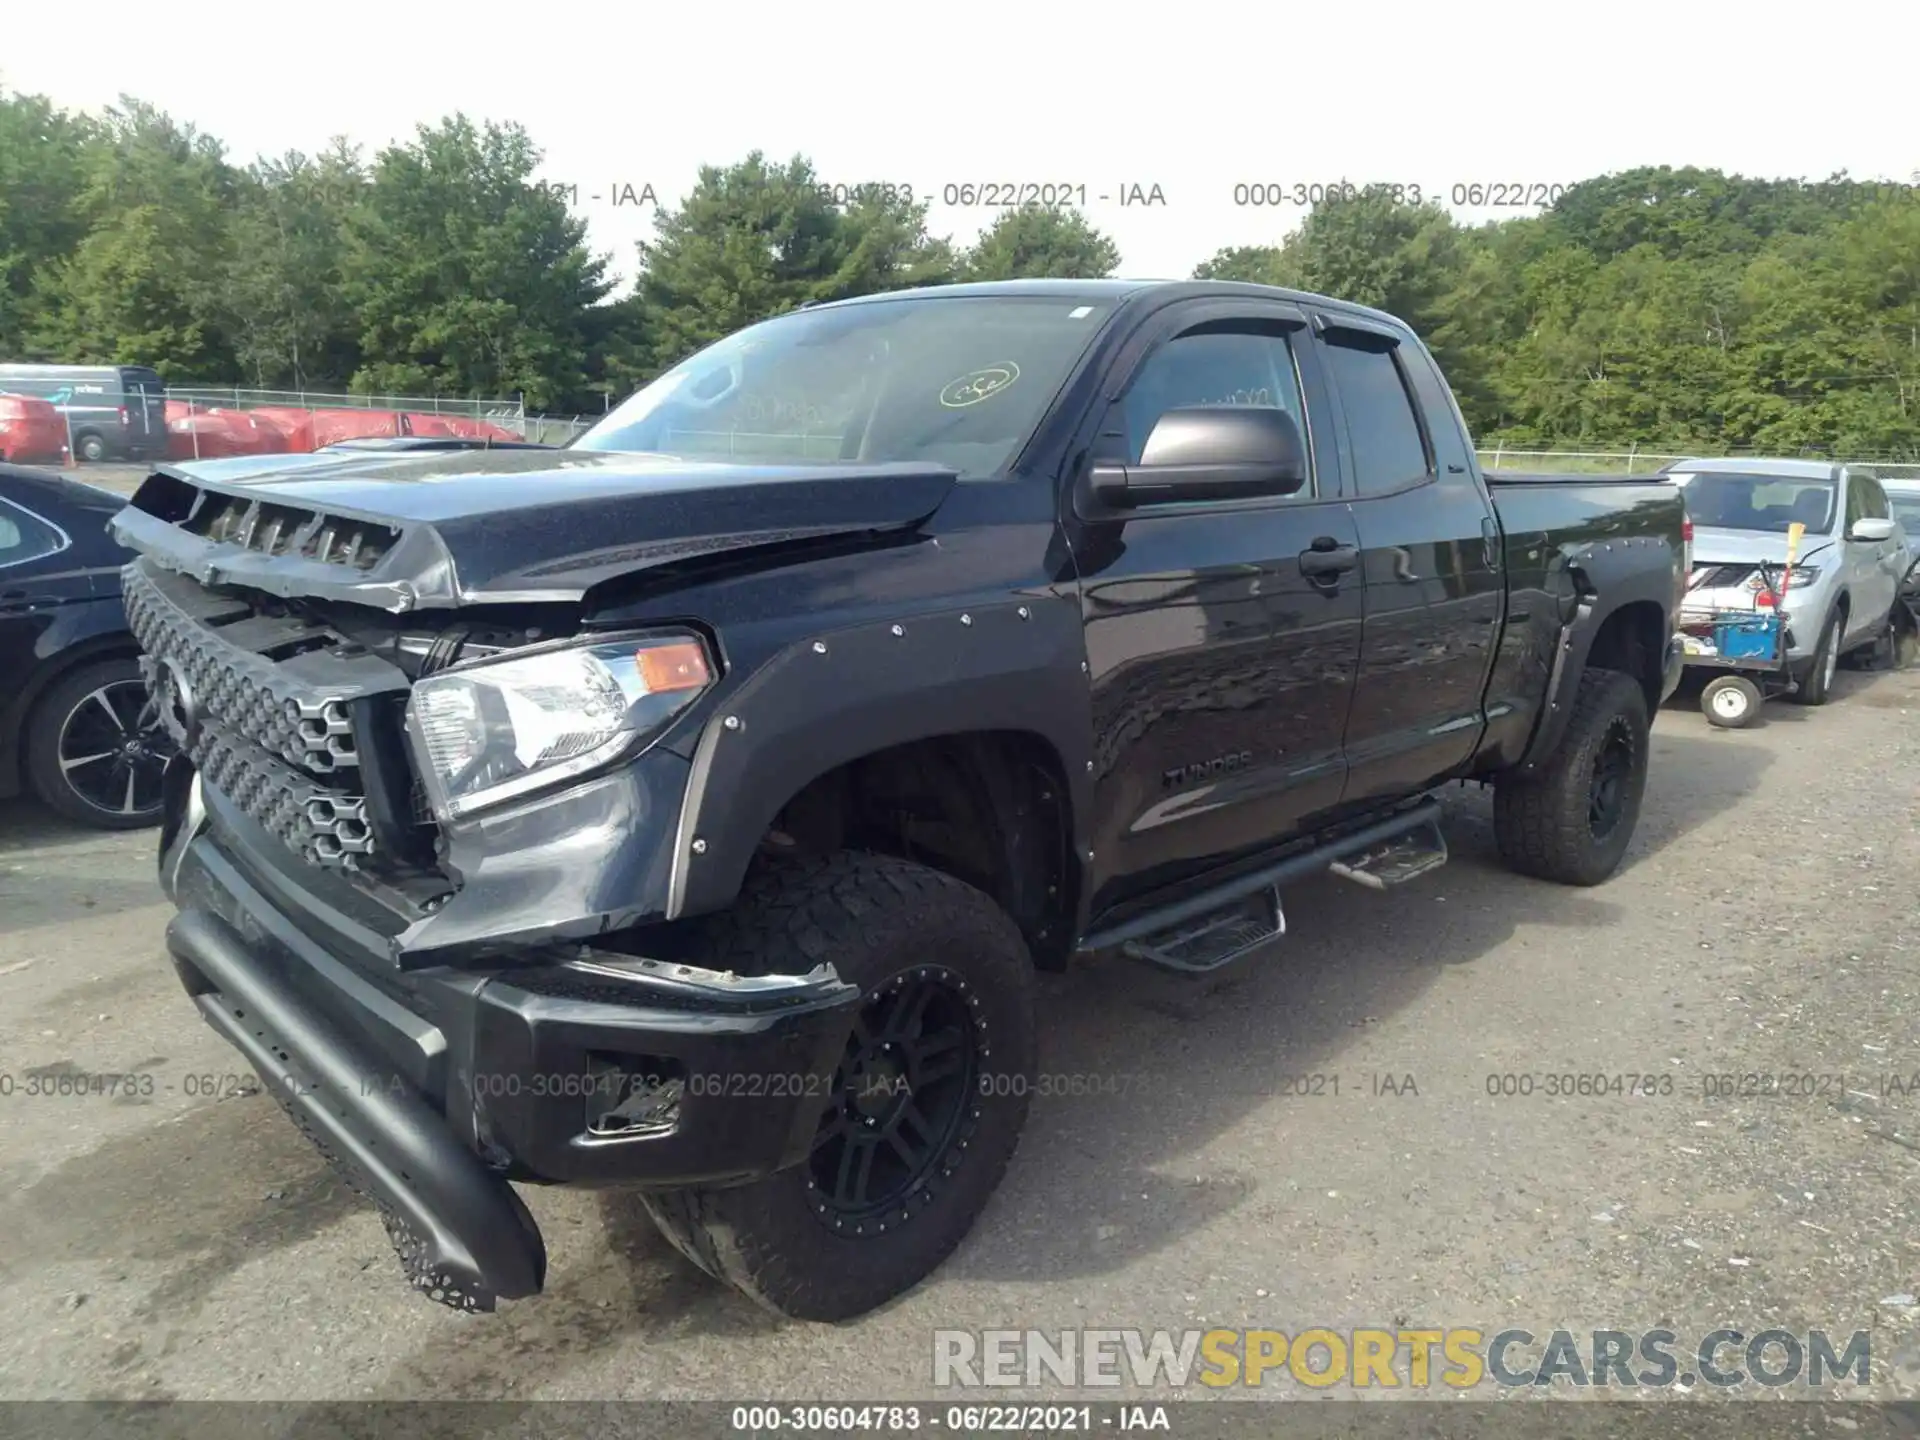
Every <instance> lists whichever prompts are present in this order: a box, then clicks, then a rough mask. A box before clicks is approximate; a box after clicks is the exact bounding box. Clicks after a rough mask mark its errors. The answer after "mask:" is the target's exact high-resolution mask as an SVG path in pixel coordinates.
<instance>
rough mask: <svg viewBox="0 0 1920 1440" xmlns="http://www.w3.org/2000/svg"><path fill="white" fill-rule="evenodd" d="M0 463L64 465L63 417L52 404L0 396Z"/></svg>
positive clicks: (23, 397)
mask: <svg viewBox="0 0 1920 1440" xmlns="http://www.w3.org/2000/svg"><path fill="white" fill-rule="evenodd" d="M0 460H4V461H7V462H8V463H9V464H13V465H64V464H66V461H67V421H66V417H65V416H64V415H62V414H61V413H60V412H59V411H58V410H57V409H55V408H54V406H53V403H52V402H51V401H48V400H38V399H35V398H34V397H32V396H30V395H0Z"/></svg>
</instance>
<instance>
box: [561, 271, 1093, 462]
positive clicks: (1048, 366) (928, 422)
mask: <svg viewBox="0 0 1920 1440" xmlns="http://www.w3.org/2000/svg"><path fill="white" fill-rule="evenodd" d="M1109 313H1110V311H1109V309H1108V307H1106V306H1104V305H1090V304H1085V303H1082V302H1080V301H1078V300H1076V299H1071V298H1061V297H1058V296H1055V297H1042V296H1032V297H1028V296H1018V297H1009V296H979V297H974V296H968V297H958V296H956V297H930V298H920V299H913V300H891V301H875V302H868V303H864V304H860V305H850V306H846V307H844V308H840V309H830V310H817V311H807V310H802V311H797V312H795V313H793V314H790V315H783V316H780V317H779V318H777V319H774V320H768V321H764V322H762V323H761V324H759V325H755V326H752V327H750V328H749V329H746V330H742V331H740V332H739V333H737V334H734V335H730V336H728V337H727V338H726V339H724V340H721V341H719V342H718V343H716V344H713V345H710V346H708V347H707V348H706V349H705V350H702V351H700V352H699V353H698V354H696V355H694V356H693V357H692V358H691V359H689V360H684V361H682V362H681V363H680V364H679V365H676V366H675V367H674V368H673V369H671V370H669V371H667V373H666V374H664V375H662V376H661V377H660V378H659V379H657V380H655V381H654V382H653V383H652V384H650V385H648V386H647V387H646V388H645V389H643V390H641V391H639V392H638V393H637V394H635V395H633V396H632V397H630V398H629V399H628V400H627V401H626V402H625V403H623V404H622V405H620V406H619V407H618V408H617V409H615V410H614V411H612V412H611V413H610V414H609V415H607V416H606V418H605V419H603V420H601V421H600V422H599V423H598V424H597V425H595V426H594V427H593V428H592V429H591V430H588V431H587V432H586V433H585V434H583V435H581V436H580V437H579V439H577V440H575V441H574V442H573V445H572V447H571V448H573V449H576V450H644V451H651V452H655V453H659V454H666V455H676V456H681V457H684V458H687V459H697V460H739V461H743V462H758V463H763V464H793V465H805V464H830V463H833V462H835V461H842V462H844V461H850V460H851V461H915V462H925V463H930V464H934V465H939V466H941V467H943V468H947V469H952V470H956V471H958V472H959V473H960V475H961V476H962V478H968V477H979V476H983V475H992V474H995V473H998V472H1000V471H1002V470H1004V469H1005V468H1006V467H1007V466H1008V465H1010V464H1011V463H1012V461H1013V459H1014V457H1015V456H1016V455H1017V454H1018V453H1019V451H1020V448H1021V446H1022V445H1023V444H1024V443H1025V441H1026V439H1027V437H1028V436H1029V435H1030V434H1031V433H1032V431H1033V428H1034V426H1036V425H1037V424H1038V423H1039V421H1040V417H1041V415H1042V413H1043V412H1044V411H1045V410H1046V407H1047V404H1048V402H1050V401H1051V400H1052V399H1053V397H1054V396H1055V394H1057V393H1058V392H1059V390H1060V387H1061V386H1062V385H1063V384H1064V383H1065V382H1066V379H1067V377H1068V375H1069V374H1070V373H1071V372H1072V370H1073V367H1074V364H1075V362H1076V361H1078V360H1079V358H1080V357H1081V355H1083V354H1084V353H1085V352H1086V349H1087V346H1088V345H1089V344H1090V343H1091V341H1092V339H1093V336H1094V335H1095V333H1096V332H1097V331H1098V330H1099V327H1100V325H1101V323H1102V322H1103V321H1104V320H1105V319H1106V318H1107V316H1108V314H1109Z"/></svg>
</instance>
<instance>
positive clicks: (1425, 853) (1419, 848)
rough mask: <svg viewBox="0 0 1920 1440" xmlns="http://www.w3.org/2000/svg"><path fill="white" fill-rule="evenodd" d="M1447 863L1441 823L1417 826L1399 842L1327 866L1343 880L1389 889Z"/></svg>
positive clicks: (1444, 838)
mask: <svg viewBox="0 0 1920 1440" xmlns="http://www.w3.org/2000/svg"><path fill="white" fill-rule="evenodd" d="M1446 863H1447V837H1446V836H1444V835H1442V834H1441V833H1440V825H1439V822H1438V821H1434V820H1429V821H1427V822H1426V823H1425V824H1422V825H1416V826H1415V827H1414V828H1413V829H1411V830H1409V831H1408V832H1407V833H1406V834H1405V835H1402V836H1401V837H1400V838H1399V839H1397V840H1390V841H1388V842H1387V843H1386V844H1384V845H1381V846H1379V847H1377V848H1375V849H1372V850H1368V851H1366V852H1365V853H1364V854H1360V855H1356V856H1354V857H1353V858H1352V859H1351V860H1336V861H1334V862H1333V864H1331V865H1329V866H1328V867H1327V869H1328V870H1330V871H1332V872H1333V873H1334V874H1335V875H1338V876H1339V877H1340V878H1341V879H1342V880H1351V881H1353V882H1354V883H1355V884H1358V885H1364V886H1366V887H1367V888H1368V889H1369V890H1385V889H1387V888H1388V887H1389V886H1393V885H1404V884H1406V883H1407V881H1409V880H1416V879H1418V878H1419V877H1420V876H1422V875H1424V874H1426V873H1427V872H1428V871H1429V870H1438V869H1439V868H1440V867H1441V866H1442V865H1444V864H1446Z"/></svg>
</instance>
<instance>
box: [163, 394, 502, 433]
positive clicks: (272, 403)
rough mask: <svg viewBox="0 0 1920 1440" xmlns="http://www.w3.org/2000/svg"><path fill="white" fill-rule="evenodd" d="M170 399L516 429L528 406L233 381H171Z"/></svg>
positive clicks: (242, 407) (230, 407)
mask: <svg viewBox="0 0 1920 1440" xmlns="http://www.w3.org/2000/svg"><path fill="white" fill-rule="evenodd" d="M167 398H168V399H169V400H179V401H183V402H185V403H187V404H190V405H192V406H193V407H194V408H195V409H199V410H211V409H215V408H219V409H226V410H257V409H261V408H263V407H264V408H286V409H292V410H391V411H394V412H396V413H412V414H417V415H456V416H461V417H464V418H466V419H469V420H491V421H493V422H494V423H495V424H496V425H500V426H502V427H503V428H505V429H509V430H518V429H519V428H520V425H521V423H522V422H523V421H524V420H525V418H526V413H527V407H526V405H525V404H524V403H523V402H522V401H521V400H520V399H518V398H515V399H511V400H508V399H497V400H475V399H465V398H461V397H457V396H447V395H351V394H347V393H344V392H341V391H332V390H253V389H248V388H247V387H245V386H240V385H234V386H224V385H211V386H209V385H169V386H168V387H167Z"/></svg>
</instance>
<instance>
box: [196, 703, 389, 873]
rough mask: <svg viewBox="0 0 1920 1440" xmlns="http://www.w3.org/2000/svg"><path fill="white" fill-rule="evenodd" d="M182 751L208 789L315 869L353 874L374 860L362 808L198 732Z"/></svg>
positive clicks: (247, 750) (261, 755)
mask: <svg viewBox="0 0 1920 1440" xmlns="http://www.w3.org/2000/svg"><path fill="white" fill-rule="evenodd" d="M185 748H186V750H187V752H188V754H189V756H190V757H191V759H192V760H193V763H194V764H195V765H196V766H198V767H199V770H200V779H201V783H203V784H206V785H211V786H212V787H213V788H214V789H216V790H218V791H219V792H220V793H221V794H222V795H225V796H226V797H227V798H228V799H229V800H231V801H233V803H234V804H236V805H238V806H239V807H240V808H241V809H242V810H243V811H245V812H246V813H247V814H248V815H249V816H251V817H252V818H253V819H254V820H256V821H258V822H259V823H260V824H261V825H262V826H264V827H265V828H266V829H267V830H268V831H270V832H271V833H272V834H274V835H275V836H277V837H278V838H279V839H280V841H281V842H282V843H283V844H285V845H286V846H287V847H288V848H289V849H292V850H295V851H297V852H298V853H299V854H300V855H301V857H302V858H304V859H306V860H309V861H311V862H312V863H313V864H315V865H327V866H333V867H337V868H340V869H346V870H352V869H357V868H358V867H359V863H360V861H361V859H362V858H363V857H365V856H369V855H371V854H373V849H374V841H373V827H372V825H371V824H369V823H368V820H367V802H366V801H365V800H364V799H363V798H362V797H360V796H358V795H349V794H346V793H345V792H343V791H339V790H334V789H330V788H328V787H327V786H324V785H318V784H316V783H314V782H313V781H312V780H309V779H308V778H307V777H306V776H304V775H302V774H300V772H299V771H297V770H295V769H294V768H293V767H292V766H290V765H282V764H281V763H280V762H279V761H278V760H276V759H274V758H273V757H272V756H271V755H269V754H267V752H266V751H264V750H261V749H259V748H258V747H256V746H253V745H249V744H247V743H246V741H244V740H240V739H237V738H235V737H234V736H231V735H219V734H211V733H209V732H208V731H206V730H204V729H203V730H202V731H201V732H200V734H199V735H198V736H197V737H196V741H195V743H189V744H187V745H186V747H185Z"/></svg>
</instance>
